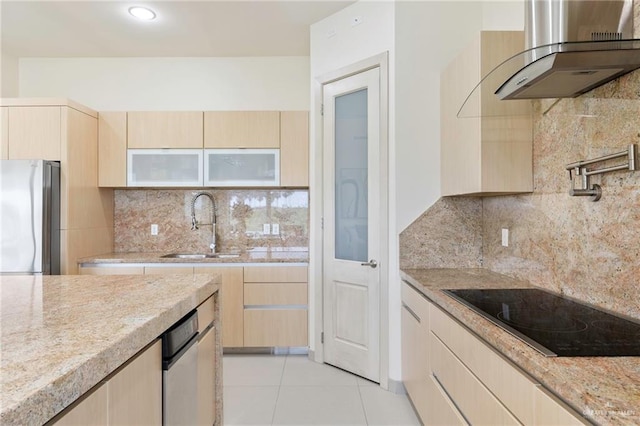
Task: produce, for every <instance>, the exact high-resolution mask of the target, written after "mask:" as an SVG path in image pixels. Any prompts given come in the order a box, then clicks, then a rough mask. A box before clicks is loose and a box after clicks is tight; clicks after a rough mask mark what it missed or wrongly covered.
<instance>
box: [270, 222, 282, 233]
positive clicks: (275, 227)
mask: <svg viewBox="0 0 640 426" xmlns="http://www.w3.org/2000/svg"><path fill="white" fill-rule="evenodd" d="M271 234H273V235H278V234H280V224H278V223H272V224H271Z"/></svg>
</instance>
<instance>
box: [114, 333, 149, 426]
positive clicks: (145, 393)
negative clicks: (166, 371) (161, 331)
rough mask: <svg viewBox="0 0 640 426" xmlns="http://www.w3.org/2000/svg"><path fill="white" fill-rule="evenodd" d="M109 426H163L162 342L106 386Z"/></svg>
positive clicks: (143, 353) (126, 367) (136, 358)
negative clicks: (161, 425)
mask: <svg viewBox="0 0 640 426" xmlns="http://www.w3.org/2000/svg"><path fill="white" fill-rule="evenodd" d="M107 391H108V395H109V423H110V424H113V425H132V426H133V425H159V424H162V342H161V341H160V339H158V340H157V341H156V342H155V343H154V344H153V345H152V346H151V347H149V348H148V349H146V350H145V351H144V352H142V353H141V354H139V355H138V356H136V357H135V358H134V359H133V360H132V361H130V362H129V363H128V364H126V365H125V366H124V368H123V369H122V370H121V371H120V372H119V373H118V374H116V375H115V376H113V377H112V378H111V379H110V380H109V381H108V382H107Z"/></svg>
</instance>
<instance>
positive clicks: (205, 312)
mask: <svg viewBox="0 0 640 426" xmlns="http://www.w3.org/2000/svg"><path fill="white" fill-rule="evenodd" d="M213 303H214V301H213V298H212V297H210V298H209V299H207V300H205V301H204V302H202V303H201V304H200V306H198V332H199V333H200V336H199V338H198V339H199V340H198V425H200V426H211V425H213V424H214V423H215V421H216V333H217V330H216V329H215V328H214V327H212V325H213V321H214V313H215V312H214V304H213Z"/></svg>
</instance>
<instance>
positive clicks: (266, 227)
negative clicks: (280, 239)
mask: <svg viewBox="0 0 640 426" xmlns="http://www.w3.org/2000/svg"><path fill="white" fill-rule="evenodd" d="M270 233H271V225H269V224H268V223H265V224H264V225H262V234H263V235H269V234H270Z"/></svg>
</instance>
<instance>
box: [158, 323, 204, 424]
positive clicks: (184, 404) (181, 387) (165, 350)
mask: <svg viewBox="0 0 640 426" xmlns="http://www.w3.org/2000/svg"><path fill="white" fill-rule="evenodd" d="M197 341H198V312H197V311H195V310H194V311H192V312H190V313H189V314H187V315H186V316H184V317H183V318H182V319H181V320H180V321H178V322H177V323H175V324H174V325H173V326H172V327H171V328H170V329H169V330H167V331H166V332H165V333H164V334H163V335H162V424H163V425H166V426H173V425H194V424H196V423H197V421H198V405H197V404H198V399H197V396H198V394H197V385H198V345H197Z"/></svg>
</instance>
